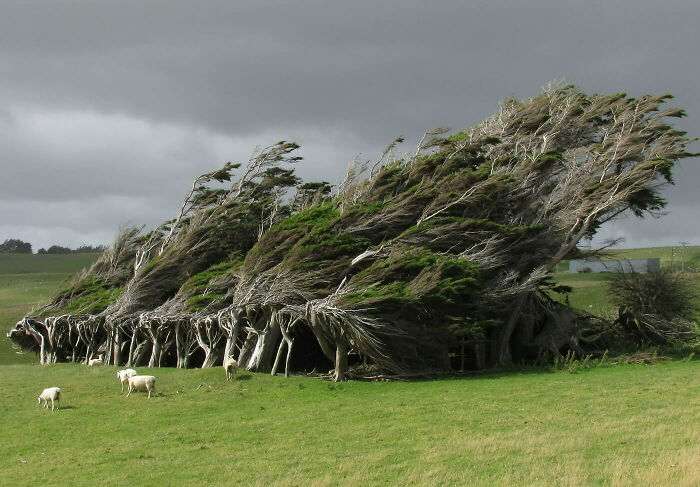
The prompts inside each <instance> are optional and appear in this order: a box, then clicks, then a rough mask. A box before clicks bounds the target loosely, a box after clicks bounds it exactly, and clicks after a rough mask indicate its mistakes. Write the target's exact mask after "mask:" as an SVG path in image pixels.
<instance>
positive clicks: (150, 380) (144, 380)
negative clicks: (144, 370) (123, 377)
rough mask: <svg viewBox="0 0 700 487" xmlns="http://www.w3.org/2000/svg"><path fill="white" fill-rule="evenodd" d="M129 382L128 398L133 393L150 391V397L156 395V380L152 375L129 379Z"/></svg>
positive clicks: (135, 376) (136, 376)
mask: <svg viewBox="0 0 700 487" xmlns="http://www.w3.org/2000/svg"><path fill="white" fill-rule="evenodd" d="M127 380H128V381H129V392H128V394H127V395H126V397H129V396H130V395H131V391H148V397H149V398H150V397H151V391H153V396H155V395H156V378H155V377H153V376H152V375H134V376H131V377H129V378H128V379H127Z"/></svg>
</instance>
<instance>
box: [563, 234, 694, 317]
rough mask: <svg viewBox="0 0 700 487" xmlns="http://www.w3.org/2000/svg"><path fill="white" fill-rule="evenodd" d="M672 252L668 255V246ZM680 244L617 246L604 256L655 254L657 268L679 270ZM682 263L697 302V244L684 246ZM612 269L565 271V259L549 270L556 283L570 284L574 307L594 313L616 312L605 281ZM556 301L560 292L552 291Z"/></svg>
mask: <svg viewBox="0 0 700 487" xmlns="http://www.w3.org/2000/svg"><path fill="white" fill-rule="evenodd" d="M672 249H673V250H674V252H675V255H674V256H673V259H672V258H671V257H672V256H671V250H672ZM680 255H681V247H680V246H678V247H653V248H646V249H621V250H614V251H609V252H608V253H607V254H606V255H605V257H603V259H604V260H608V259H650V258H659V259H660V260H661V268H662V269H668V270H674V271H680V270H681V257H680ZM684 263H685V265H684V267H685V270H686V273H685V276H686V277H687V278H688V279H692V280H693V281H694V282H695V287H696V288H697V289H698V295H697V301H698V304H700V274H697V273H696V271H697V270H698V269H700V246H693V247H691V246H687V247H686V248H685V257H684ZM613 277H614V275H613V274H612V273H607V272H601V273H571V272H569V262H568V261H562V262H560V263H559V264H557V266H556V268H555V272H554V274H553V278H554V281H555V282H556V283H557V284H563V285H566V286H571V287H572V288H573V291H572V292H571V293H570V294H569V303H570V304H571V305H572V306H573V307H575V308H579V309H582V310H585V311H588V312H590V313H593V314H596V315H616V313H617V310H616V308H615V306H614V305H613V303H612V301H611V300H610V295H609V291H608V288H607V285H606V283H607V281H609V280H610V279H612V278H613ZM552 297H554V298H555V299H557V300H559V301H562V302H563V301H564V299H565V298H564V296H561V295H559V296H556V295H552Z"/></svg>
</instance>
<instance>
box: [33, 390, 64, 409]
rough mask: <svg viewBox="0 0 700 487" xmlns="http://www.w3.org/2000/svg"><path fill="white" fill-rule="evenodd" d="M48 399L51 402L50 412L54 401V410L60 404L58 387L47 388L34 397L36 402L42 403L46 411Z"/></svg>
mask: <svg viewBox="0 0 700 487" xmlns="http://www.w3.org/2000/svg"><path fill="white" fill-rule="evenodd" d="M49 399H50V400H51V411H53V405H54V401H55V402H56V409H58V407H59V403H60V402H61V388H60V387H48V388H46V389H44V390H43V391H42V392H41V394H39V395H38V396H36V400H37V402H38V403H39V404H41V401H44V407H45V408H47V409H48V407H49Z"/></svg>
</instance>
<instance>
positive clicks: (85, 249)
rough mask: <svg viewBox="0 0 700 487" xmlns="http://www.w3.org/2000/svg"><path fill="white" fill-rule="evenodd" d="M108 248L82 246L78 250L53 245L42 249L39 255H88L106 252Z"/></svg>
mask: <svg viewBox="0 0 700 487" xmlns="http://www.w3.org/2000/svg"><path fill="white" fill-rule="evenodd" d="M106 248H107V247H106V246H104V245H81V246H80V247H78V248H77V249H75V250H73V249H69V248H68V247H61V246H60V245H52V246H51V247H49V248H48V249H44V248H40V249H39V250H37V251H36V253H37V254H86V253H91V252H104V251H105V249H106Z"/></svg>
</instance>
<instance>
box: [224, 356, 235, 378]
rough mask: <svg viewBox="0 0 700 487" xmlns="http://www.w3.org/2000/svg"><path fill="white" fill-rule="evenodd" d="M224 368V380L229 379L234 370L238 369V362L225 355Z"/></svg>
mask: <svg viewBox="0 0 700 487" xmlns="http://www.w3.org/2000/svg"><path fill="white" fill-rule="evenodd" d="M224 370H225V371H226V380H231V378H232V377H233V375H234V374H235V373H236V370H238V362H236V361H235V360H233V357H226V358H225V359H224Z"/></svg>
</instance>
